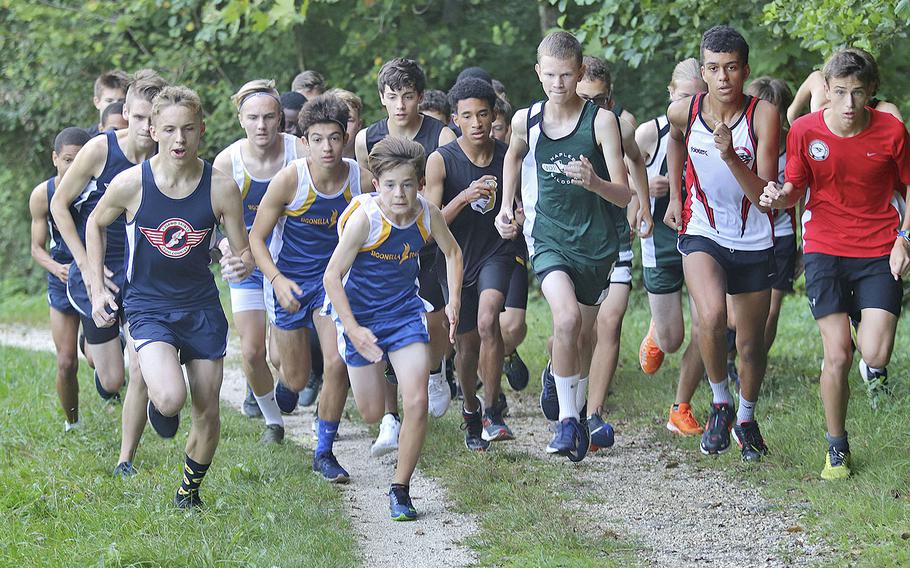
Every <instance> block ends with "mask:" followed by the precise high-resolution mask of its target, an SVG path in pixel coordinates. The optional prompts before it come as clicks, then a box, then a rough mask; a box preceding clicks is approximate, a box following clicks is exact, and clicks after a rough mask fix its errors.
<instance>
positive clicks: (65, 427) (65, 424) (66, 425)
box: [63, 420, 79, 432]
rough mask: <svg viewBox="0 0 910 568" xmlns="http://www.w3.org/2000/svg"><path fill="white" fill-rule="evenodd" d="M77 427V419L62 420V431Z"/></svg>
mask: <svg viewBox="0 0 910 568" xmlns="http://www.w3.org/2000/svg"><path fill="white" fill-rule="evenodd" d="M78 427H79V421H78V420H76V421H75V422H70V421H69V420H64V421H63V431H64V432H69V431H70V430H72V429H73V428H78Z"/></svg>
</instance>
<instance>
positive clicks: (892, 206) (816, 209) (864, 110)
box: [760, 49, 910, 479]
mask: <svg viewBox="0 0 910 568" xmlns="http://www.w3.org/2000/svg"><path fill="white" fill-rule="evenodd" d="M824 72H825V81H826V87H825V91H826V94H827V96H828V99H829V101H830V105H829V108H827V109H825V110H821V111H818V112H815V113H812V114H809V115H806V116H803V117H801V118H799V119H798V120H796V122H794V123H793V126H792V128H791V129H790V133H789V135H788V137H787V167H786V175H785V180H786V183H785V184H784V186H783V187H781V186H780V185H779V184H777V183H774V182H769V183H768V185H767V187H765V190H764V192H763V194H762V196H761V199H760V203H761V204H762V205H763V206H765V207H773V208H783V207H790V206H792V205H793V204H794V203H796V201H797V200H798V199H799V198H800V197H801V196H802V195H803V194H804V193H805V192H806V188H807V187H811V191H809V194H808V197H807V201H806V212H805V213H804V214H803V250H804V251H805V255H804V258H805V266H806V293H807V295H808V296H809V305H810V307H811V309H812V315H813V316H814V317H815V319H816V321H817V322H818V327H819V329H820V330H821V335H822V344H823V346H824V352H825V358H824V363H823V366H822V374H821V396H822V402H823V403H824V406H825V419H826V422H827V427H828V432H827V435H826V437H827V440H828V453H827V455H826V459H825V468H824V470H823V471H822V473H821V476H822V478H823V479H838V478H843V477H847V476H849V475H850V446H849V444H848V442H847V431H846V429H845V422H846V414H847V401H848V399H849V396H850V390H849V386H848V383H847V374H848V373H849V371H850V368H851V366H852V362H853V349H852V343H851V334H850V319H851V318H852V319H854V320H861V322H860V323H859V324H858V327H857V334H856V336H857V343H858V346H859V350H860V353H861V354H862V360H860V372H861V374H862V375H863V379H864V380H865V381H866V383H867V386H869V390H870V395H874V396H875V398H874V399H873V400H876V401H877V400H878V397H880V396H882V395H883V394H885V393H886V392H887V387H886V384H885V383H886V380H887V371H886V369H885V367H886V365H887V364H888V360H889V359H890V358H891V351H892V349H893V347H894V334H895V329H896V327H897V318H898V316H899V315H900V309H901V297H902V294H903V289H902V287H901V283H900V277H901V276H906V275H907V274H908V273H910V233H908V229H910V217H905V218H904V220H903V224H901V212H900V211H899V210H898V207H901V208H902V206H903V198H902V197H900V195H901V194H902V193H903V189H904V186H906V185H908V184H910V135H908V134H907V130H906V128H905V127H904V125H903V124H902V123H901V122H900V121H899V120H897V119H896V118H894V117H893V116H891V115H890V114H886V113H884V112H880V111H877V110H873V109H872V108H870V107H868V106H866V103H867V102H868V100H869V97H870V95H871V88H870V87H871V86H873V85H875V84H877V83H878V74H877V71H876V69H875V67H874V64H870V62H869V61H868V60H867V59H864V58H863V57H862V56H861V55H860V54H859V53H858V52H856V51H855V50H852V49H844V50H841V51H838V52H837V53H835V54H834V55H832V56H831V59H829V60H828V63H827V64H826V65H825V70H824ZM898 227H900V231H899V232H898V234H897V235H895V231H896V230H897V229H898ZM873 406H874V405H873Z"/></svg>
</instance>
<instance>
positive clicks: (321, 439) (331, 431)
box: [316, 418, 340, 456]
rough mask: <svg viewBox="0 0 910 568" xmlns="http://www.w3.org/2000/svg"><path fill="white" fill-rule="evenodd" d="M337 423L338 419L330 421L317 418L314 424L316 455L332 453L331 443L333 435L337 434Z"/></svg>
mask: <svg viewBox="0 0 910 568" xmlns="http://www.w3.org/2000/svg"><path fill="white" fill-rule="evenodd" d="M338 424H340V421H330V420H323V419H322V418H320V419H319V424H318V425H317V426H316V436H317V441H316V455H317V456H318V455H322V454H330V453H332V445H333V444H334V443H335V436H337V435H338Z"/></svg>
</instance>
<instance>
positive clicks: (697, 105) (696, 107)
mask: <svg viewBox="0 0 910 568" xmlns="http://www.w3.org/2000/svg"><path fill="white" fill-rule="evenodd" d="M704 97H705V93H698V94H697V95H695V96H694V97H692V100H691V101H690V102H689V119H688V120H687V121H686V136H685V138H684V139H685V140H686V144H687V145H688V141H689V133H690V132H692V125H693V124H695V119H697V118H698V113H699V112H701V101H702V99H703V98H704Z"/></svg>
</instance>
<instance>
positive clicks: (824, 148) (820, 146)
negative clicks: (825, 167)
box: [809, 140, 829, 162]
mask: <svg viewBox="0 0 910 568" xmlns="http://www.w3.org/2000/svg"><path fill="white" fill-rule="evenodd" d="M828 153H829V151H828V145H827V144H825V143H824V142H823V141H821V140H813V141H812V142H809V155H810V156H812V159H813V160H815V161H816V162H821V161H822V160H824V159H825V158H827V157H828Z"/></svg>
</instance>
